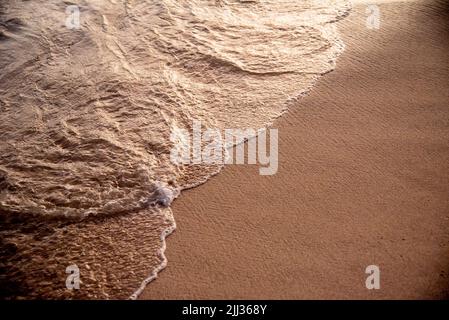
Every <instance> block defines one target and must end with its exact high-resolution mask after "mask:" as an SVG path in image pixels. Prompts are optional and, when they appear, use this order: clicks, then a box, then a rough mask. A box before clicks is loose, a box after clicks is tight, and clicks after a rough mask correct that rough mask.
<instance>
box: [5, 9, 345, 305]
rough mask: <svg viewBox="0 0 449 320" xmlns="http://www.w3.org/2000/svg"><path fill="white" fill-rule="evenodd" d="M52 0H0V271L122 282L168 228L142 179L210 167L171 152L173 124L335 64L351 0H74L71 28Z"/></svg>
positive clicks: (230, 110)
mask: <svg viewBox="0 0 449 320" xmlns="http://www.w3.org/2000/svg"><path fill="white" fill-rule="evenodd" d="M66 5H67V4H64V3H63V2H61V1H56V0H52V1H39V0H33V1H18V0H15V1H13V0H8V1H5V2H2V4H0V110H1V112H0V150H1V152H0V218H1V220H2V225H1V255H2V259H1V283H0V287H1V289H2V291H3V292H2V296H5V297H49V298H58V297H65V298H67V297H73V298H84V297H89V298H126V297H129V296H130V295H131V294H132V293H133V292H135V291H136V290H137V289H138V288H139V286H140V284H141V283H142V281H143V280H144V279H145V278H147V277H148V276H149V275H150V274H152V272H156V271H157V270H158V269H159V268H161V266H163V265H164V263H163V260H164V258H163V254H162V252H161V250H162V248H163V245H164V244H163V238H164V235H165V234H166V233H169V232H170V231H171V230H172V229H173V228H174V220H173V218H172V215H171V211H170V209H169V208H154V207H149V202H150V201H151V200H152V197H153V196H154V191H155V189H156V188H157V187H160V186H161V185H162V186H165V187H167V188H170V189H172V190H174V194H175V195H177V194H178V190H182V189H184V188H187V187H191V186H195V185H197V184H199V183H201V182H204V181H205V180H206V179H207V178H208V177H209V176H211V175H212V174H214V173H216V172H218V171H219V169H220V168H219V167H218V166H203V165H201V166H193V165H192V166H187V165H184V166H177V165H175V164H173V163H171V162H170V150H171V147H172V143H171V142H170V139H169V137H170V133H171V132H172V130H174V129H175V128H185V129H191V126H192V121H193V120H201V121H202V123H203V125H204V126H207V127H218V128H239V127H241V128H248V127H249V128H260V127H264V126H266V125H268V124H270V123H271V122H272V121H273V120H274V119H275V118H277V117H278V116H279V115H281V114H282V113H283V112H284V111H285V110H286V108H287V107H288V104H289V103H290V102H291V101H293V100H294V99H296V98H297V97H299V96H301V95H302V94H304V93H305V92H306V91H307V90H308V89H309V88H310V87H311V86H312V85H313V83H314V81H315V80H316V79H317V77H319V76H320V75H322V74H324V73H326V72H329V71H331V70H332V69H333V68H334V65H335V60H336V58H337V56H338V54H339V53H340V52H341V51H342V48H343V45H342V43H341V41H340V40H339V37H338V33H337V31H336V29H335V25H334V24H333V22H335V21H337V20H338V19H340V18H342V17H344V16H345V15H346V14H347V12H348V10H349V3H348V2H347V1H342V0H334V1H332V0H323V1H262V0H261V1H224V0H223V1H219V0H217V1H198V0H197V1H175V0H173V1H172V0H159V1H132V0H128V1H119V0H117V1H113V0H111V1H106V0H89V1H87V0H84V1H80V2H79V5H80V9H81V28H80V29H77V30H70V29H68V28H66V27H65V19H66V12H65V10H66ZM161 234H162V236H161ZM70 264H77V265H78V267H79V268H80V271H81V280H82V284H81V290H78V291H69V290H67V289H65V277H66V276H67V275H66V274H65V268H66V267H67V266H68V265H70Z"/></svg>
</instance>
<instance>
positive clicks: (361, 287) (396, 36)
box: [141, 1, 449, 299]
mask: <svg viewBox="0 0 449 320" xmlns="http://www.w3.org/2000/svg"><path fill="white" fill-rule="evenodd" d="M373 3H376V2H375V1H373ZM447 7H448V6H447V5H444V2H443V1H442V2H438V1H411V2H393V3H386V2H385V1H381V2H380V3H379V8H380V10H381V25H380V29H379V30H369V29H367V28H366V26H365V20H366V13H365V9H366V5H365V4H359V5H355V6H354V9H353V11H352V13H351V15H350V16H349V17H348V18H347V19H344V20H343V21H342V22H340V23H339V28H340V32H341V33H342V37H343V40H344V42H345V44H346V51H345V52H344V53H343V55H342V56H341V57H340V59H339V60H338V62H337V68H336V70H334V71H333V72H331V73H330V74H328V75H326V76H325V77H324V78H322V79H321V80H320V81H319V83H318V84H317V86H316V87H315V88H314V89H313V91H312V92H311V94H310V95H308V96H307V97H305V98H304V99H302V100H301V101H299V103H298V104H297V106H295V107H294V108H292V109H291V110H290V112H289V113H288V114H287V115H285V116H283V117H282V118H280V119H279V120H278V121H276V122H275V124H274V126H273V127H276V128H279V137H280V142H279V152H280V154H279V171H278V173H277V174H276V175H274V176H269V177H267V176H260V175H259V174H258V173H259V171H258V167H257V166H249V165H230V166H227V167H226V168H225V169H224V170H223V171H222V172H221V173H220V174H219V175H218V176H216V177H214V178H212V179H211V180H210V181H208V182H207V183H206V184H204V185H202V186H200V187H197V188H194V189H191V190H187V191H184V192H183V194H182V195H181V197H180V198H179V199H177V200H176V201H175V203H174V204H173V212H174V216H175V218H176V222H177V226H178V227H177V230H176V231H175V233H174V234H172V235H171V236H170V237H169V238H168V240H167V251H166V255H167V258H168V261H169V262H168V267H167V268H166V269H165V270H164V271H162V272H161V273H160V274H159V277H158V278H157V280H155V281H154V282H152V283H151V284H150V285H149V286H148V287H147V288H146V290H145V291H144V293H143V294H142V295H141V298H142V299H169V298H171V299H227V298H234V299H284V298H288V299H310V298H318V299H322V298H331V299H339V298H360V299H371V298H374V299H377V298H406V299H408V298H426V299H428V298H448V297H449V232H448V230H449V147H448V141H449V94H448V83H449V42H448V41H447V40H448V38H449V24H448V21H449V19H448V18H449V14H448V9H447ZM372 264H374V265H378V266H379V268H380V272H381V280H380V281H381V282H380V283H381V288H380V290H367V289H366V288H365V279H366V277H367V275H366V274H365V268H366V267H367V266H368V265H372Z"/></svg>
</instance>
